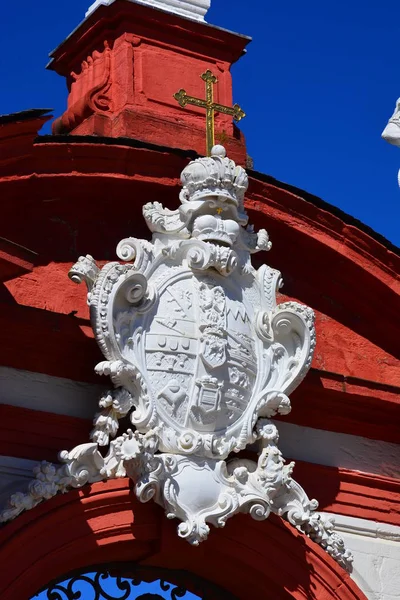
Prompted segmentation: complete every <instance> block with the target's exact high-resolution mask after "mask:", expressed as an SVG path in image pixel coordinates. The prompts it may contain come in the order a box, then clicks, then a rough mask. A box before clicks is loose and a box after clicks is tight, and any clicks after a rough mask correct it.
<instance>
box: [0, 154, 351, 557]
mask: <svg viewBox="0 0 400 600" xmlns="http://www.w3.org/2000/svg"><path fill="white" fill-rule="evenodd" d="M182 184H183V189H182V191H181V194H180V200H181V206H180V208H179V209H177V210H176V211H170V210H167V209H164V208H163V207H162V206H161V204H159V203H158V202H156V203H153V204H146V205H145V206H144V208H143V212H144V216H145V219H146V222H147V223H148V225H149V228H150V229H151V231H152V232H153V238H152V241H151V242H147V241H145V240H138V239H135V238H126V239H125V240H122V241H121V242H120V243H119V245H118V248H117V255H118V257H119V258H120V259H121V260H122V261H123V263H122V264H121V263H119V262H112V263H108V264H106V265H105V266H104V267H103V268H102V269H101V270H100V269H98V267H97V266H96V265H95V263H94V261H93V259H92V258H91V257H89V256H88V257H84V258H81V259H79V261H78V263H77V264H76V265H75V266H74V267H73V268H72V269H71V278H72V279H73V281H76V282H77V283H79V282H81V281H85V282H86V284H87V286H88V289H89V296H88V302H89V307H90V316H91V321H92V326H93V330H94V332H95V336H96V340H97V342H98V344H99V346H100V348H101V350H102V351H103V354H104V357H105V360H104V361H102V362H101V363H99V364H98V365H97V366H96V368H95V369H96V372H97V373H98V374H99V375H103V376H109V377H110V378H111V381H112V382H113V384H114V389H112V390H110V391H108V392H107V393H106V394H104V395H103V396H102V398H101V399H100V412H99V413H98V414H97V415H96V416H95V421H94V429H93V431H92V434H91V438H92V443H88V444H83V445H82V446H78V447H77V448H75V449H73V450H72V451H71V452H63V453H62V454H61V457H60V458H61V461H62V465H61V466H59V467H54V466H47V465H46V466H42V467H39V471H38V474H37V476H36V479H35V480H34V482H33V483H32V484H30V486H29V489H28V492H27V493H26V494H25V495H24V494H22V495H20V496H15V495H14V497H12V498H11V499H10V506H9V507H8V508H6V509H5V510H4V511H3V512H2V513H1V518H2V520H3V521H7V520H10V519H12V518H14V517H15V516H16V515H17V514H19V513H20V512H22V511H23V510H27V509H29V508H32V507H33V506H35V505H36V504H37V503H38V502H40V501H41V500H43V499H45V498H47V497H50V496H52V495H54V494H55V493H57V492H58V491H60V492H64V491H66V490H67V489H69V488H73V487H80V486H82V485H84V484H85V483H91V482H95V481H101V480H102V479H110V478H114V477H125V476H129V477H130V478H131V479H132V480H133V481H134V483H135V489H136V494H137V496H138V498H139V499H140V500H141V501H142V502H147V501H149V500H151V499H153V500H154V501H155V502H157V503H158V504H160V505H161V506H163V507H164V509H165V511H166V514H167V517H168V518H177V519H179V520H180V525H179V526H178V534H179V535H180V536H181V537H183V538H185V539H186V540H187V541H188V542H190V543H191V544H194V545H198V544H199V543H200V542H202V541H204V540H205V539H207V536H208V534H209V529H210V524H212V525H214V526H215V527H223V526H224V524H225V522H226V520H227V519H228V518H230V517H232V516H233V515H235V514H236V513H238V512H245V513H249V514H250V516H251V517H252V518H253V519H256V520H262V519H266V518H267V517H268V516H269V514H270V513H271V512H273V513H275V514H278V515H279V516H281V517H282V518H285V519H287V520H288V521H289V523H291V524H292V525H293V526H295V527H296V528H297V529H299V530H301V531H302V532H303V533H305V534H306V535H308V536H310V537H311V538H312V539H314V540H315V541H316V542H317V543H320V544H321V545H322V547H324V548H325V549H326V550H327V552H328V553H329V554H330V555H331V556H333V558H335V560H337V561H338V562H339V563H340V564H342V565H343V566H344V567H345V568H349V567H350V564H351V556H350V554H349V553H348V552H347V551H346V550H345V548H344V545H343V543H342V541H341V539H340V538H339V536H337V534H335V533H334V531H333V526H332V523H330V522H326V521H324V520H323V519H322V517H321V516H320V515H319V514H318V513H317V512H316V510H317V506H318V504H317V502H316V501H315V500H309V498H308V497H307V495H306V493H305V491H304V490H303V489H302V488H301V486H300V485H299V484H298V483H296V481H295V480H294V479H293V478H292V472H293V468H294V463H290V464H286V463H285V460H284V459H283V457H282V454H281V452H280V450H279V448H278V431H277V427H276V425H275V424H273V423H272V422H271V421H270V420H269V419H270V418H271V417H273V416H274V415H276V414H281V415H285V414H287V413H288V412H289V411H290V400H289V394H290V393H291V392H292V391H293V390H294V389H295V387H296V386H297V385H298V384H299V383H300V382H301V380H302V378H303V377H304V376H305V374H306V373H307V371H308V369H309V367H310V364H311V360H312V356H313V352H314V348H315V329H314V314H313V311H312V310H311V309H309V308H307V307H305V306H302V305H300V304H298V303H296V302H285V303H283V304H277V302H276V294H277V291H278V289H279V287H280V285H281V276H280V273H279V272H278V271H276V270H274V269H271V268H270V267H268V266H266V265H264V266H262V267H261V268H260V269H259V270H258V271H256V270H255V269H254V268H253V266H252V265H251V260H250V255H251V254H252V253H254V252H258V251H261V250H268V249H269V248H270V241H269V237H268V234H267V232H266V231H264V230H262V231H260V232H258V233H255V232H254V231H253V229H252V228H251V227H250V226H248V218H247V214H246V211H245V209H244V194H245V191H246V189H247V185H248V180H247V174H246V172H245V170H244V169H242V168H241V167H238V166H236V165H235V164H234V163H233V161H231V160H229V159H228V158H226V155H225V150H224V148H222V147H221V146H216V147H214V149H213V153H212V156H211V157H208V158H201V159H197V160H195V161H193V162H192V163H190V164H189V165H188V166H187V167H186V168H185V169H184V171H183V173H182ZM127 416H128V417H129V419H130V422H131V424H132V428H131V429H127V430H125V431H120V422H119V421H120V419H121V418H123V417H127ZM249 444H258V445H259V454H258V459H257V460H248V459H246V460H244V459H241V458H234V457H233V456H234V455H233V453H237V452H239V451H240V450H242V449H244V448H245V447H246V446H247V445H249ZM101 447H102V448H105V447H108V451H107V454H106V455H105V456H104V457H103V455H102V453H100V451H99V448H101ZM38 477H39V479H38ZM43 478H44V479H43ZM42 479H43V481H42ZM37 481H39V483H37Z"/></svg>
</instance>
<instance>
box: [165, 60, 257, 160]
mask: <svg viewBox="0 0 400 600" xmlns="http://www.w3.org/2000/svg"><path fill="white" fill-rule="evenodd" d="M201 78H202V80H203V81H205V83H206V99H205V100H203V99H201V98H194V96H189V95H188V94H187V93H186V91H185V90H179V92H176V94H174V98H175V100H177V101H178V103H179V105H180V106H182V108H184V107H185V106H186V105H187V104H193V105H194V106H199V107H200V108H205V109H206V136H207V156H211V148H212V147H213V146H214V144H215V124H214V115H215V113H216V112H220V113H223V114H224V115H230V116H231V117H233V118H234V119H235V121H240V119H243V117H245V116H246V113H245V112H244V111H243V110H242V109H241V108H240V106H239V104H234V105H233V106H232V107H230V106H224V105H223V104H218V103H217V102H214V89H213V86H214V84H216V83H217V82H218V79H217V77H216V76H215V75H213V73H212V72H211V71H210V70H209V69H208V70H207V71H206V72H205V73H203V74H202V75H201Z"/></svg>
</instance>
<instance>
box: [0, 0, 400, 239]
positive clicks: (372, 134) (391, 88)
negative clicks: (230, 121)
mask: <svg viewBox="0 0 400 600" xmlns="http://www.w3.org/2000/svg"><path fill="white" fill-rule="evenodd" d="M90 4H91V0H52V1H50V0H41V1H40V2H33V1H32V0H19V1H18V2H11V1H9V0H3V2H2V19H1V23H2V31H1V34H2V48H3V50H2V53H1V58H0V76H1V82H2V93H1V96H0V114H4V113H9V112H16V111H18V110H24V109H27V108H46V107H49V108H54V114H55V115H59V114H61V113H62V112H63V110H64V108H65V103H66V86H65V82H64V80H63V79H62V78H60V77H59V76H58V75H56V74H55V73H53V72H49V71H46V70H45V68H44V67H45V65H46V63H47V55H48V53H49V52H50V51H51V50H52V49H53V48H54V47H56V46H57V45H58V44H59V43H60V42H61V41H62V40H63V39H64V38H65V37H66V36H67V35H68V34H69V33H70V32H71V31H72V29H73V28H75V26H76V25H77V24H78V23H79V22H80V21H81V20H82V19H83V17H84V13H85V10H86V9H87V8H88V6H89V5H90ZM207 20H208V22H209V23H212V24H215V25H219V26H222V27H225V28H227V29H231V30H234V31H237V32H240V33H245V34H247V35H250V36H252V37H253V42H252V43H251V44H250V46H249V48H248V53H247V55H246V56H245V57H243V58H242V59H241V60H240V61H239V63H237V65H235V66H234V68H233V77H234V100H235V101H236V102H238V103H239V104H241V106H242V107H243V108H244V109H245V111H246V113H247V115H248V116H247V117H246V119H244V120H243V121H242V122H241V128H242V129H243V131H244V133H245V135H246V138H247V148H248V153H249V154H250V155H251V156H252V157H253V159H254V162H255V168H256V169H257V170H258V171H262V172H264V173H268V174H270V175H272V176H274V177H276V178H277V179H280V180H282V181H285V182H287V183H290V184H292V185H295V186H298V187H300V188H303V189H305V190H307V191H309V192H311V193H313V194H315V195H317V196H320V197H321V198H323V199H324V200H326V201H327V202H330V203H331V204H333V205H335V206H338V207H339V208H341V209H342V210H344V211H346V212H348V213H349V214H351V215H353V216H354V217H356V218H358V219H360V220H361V221H363V222H364V223H366V224H367V225H369V226H370V227H372V228H373V229H375V230H376V231H377V232H378V233H381V234H382V235H384V236H385V237H387V238H388V239H389V240H390V241H391V242H393V243H395V244H397V245H400V231H399V222H400V190H399V189H398V187H397V171H398V169H399V167H400V151H399V149H397V148H395V147H393V146H390V145H388V144H387V143H386V142H384V141H383V140H382V139H381V137H380V134H381V132H382V129H383V127H384V126H385V124H386V121H387V119H388V118H389V117H390V115H391V113H392V110H393V107H394V105H395V101H396V98H397V97H398V96H400V61H399V59H398V54H399V53H398V47H399V43H400V42H399V40H400V20H399V19H398V2H395V1H394V0H386V2H376V1H375V2H374V1H372V0H370V1H369V2H365V1H363V2H362V1H361V0H351V1H349V0H346V1H344V0H336V1H335V2H333V1H329V0H326V1H325V2H321V0H318V1H317V0H308V1H307V2H299V1H298V0H285V2H278V1H277V0H275V1H272V0H251V1H248V2H243V0H242V1H239V0H212V6H211V9H210V11H209V13H208V16H207ZM182 86H183V87H184V82H182Z"/></svg>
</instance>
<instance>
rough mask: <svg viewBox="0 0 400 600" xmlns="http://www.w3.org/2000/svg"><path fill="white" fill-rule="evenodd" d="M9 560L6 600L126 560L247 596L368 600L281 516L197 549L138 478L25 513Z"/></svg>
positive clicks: (234, 528)
mask: <svg viewBox="0 0 400 600" xmlns="http://www.w3.org/2000/svg"><path fill="white" fill-rule="evenodd" d="M21 549H23V551H21ZM0 561H1V564H2V577H1V580H0V597H1V598H2V600H15V599H16V598H20V599H21V600H22V599H26V598H29V597H31V596H32V595H33V594H35V593H36V592H37V591H38V590H39V589H40V588H42V587H43V586H44V585H45V584H46V583H47V582H48V581H50V580H52V579H54V578H58V577H61V576H62V575H64V574H67V573H68V572H70V571H74V570H76V569H80V568H83V567H86V566H89V565H93V564H102V563H110V562H124V561H130V562H133V561H136V562H138V563H140V564H141V565H143V566H153V567H160V568H165V569H184V570H186V571H189V572H191V573H193V574H195V575H198V576H200V577H203V578H205V579H207V580H208V581H210V582H212V583H214V584H215V585H216V586H219V587H220V588H223V589H225V590H226V591H227V592H230V593H232V594H233V595H234V596H235V597H237V598H239V599H243V600H245V599H247V598H249V597H256V598H266V599H268V598H273V599H274V600H278V599H282V600H285V599H289V598H295V599H299V600H300V599H302V600H303V599H304V600H305V599H307V600H310V599H313V598H315V599H318V600H328V599H335V600H356V599H357V600H365V596H364V594H363V593H362V592H361V591H360V590H359V588H358V587H357V586H356V584H355V583H354V582H353V581H352V580H351V578H350V576H349V575H348V574H347V573H346V572H345V571H344V570H343V569H342V568H341V567H339V565H337V563H335V561H334V560H333V559H331V558H330V557H329V556H328V555H327V554H326V553H325V552H324V551H323V550H322V549H321V548H320V547H319V546H317V545H316V544H314V543H313V542H311V541H310V540H309V539H308V538H305V537H304V536H302V535H301V534H300V533H298V532H296V531H294V530H293V529H292V528H291V527H290V526H289V525H286V524H285V523H283V522H282V521H281V520H280V519H277V518H270V519H269V520H267V521H265V522H262V523H260V522H255V521H253V520H252V519H250V518H249V517H248V516H244V515H239V516H236V517H235V518H234V519H232V520H231V521H229V522H228V524H227V526H226V527H225V529H224V530H218V531H216V530H212V533H211V535H210V538H209V540H207V542H205V543H204V544H201V545H200V547H198V548H196V547H191V546H188V544H187V542H185V541H183V540H181V539H179V538H178V536H177V534H176V522H170V521H168V520H167V519H166V518H165V516H164V514H163V512H162V510H161V509H160V508H159V507H158V506H156V505H155V504H153V503H149V504H140V503H139V502H138V501H137V500H136V498H135V496H134V494H133V492H132V489H131V484H130V482H129V480H128V479H121V480H114V481H109V482H107V483H99V484H95V485H93V486H88V487H87V488H84V489H83V490H80V491H73V492H70V493H68V494H66V495H64V496H56V497H55V498H53V499H52V500H50V501H48V502H45V503H44V504H42V505H40V506H38V507H36V508H35V509H34V510H32V511H29V512H27V513H25V514H24V515H21V516H20V517H19V518H18V519H16V520H15V521H13V522H12V523H10V524H9V525H7V526H6V527H4V528H3V530H2V531H1V534H0Z"/></svg>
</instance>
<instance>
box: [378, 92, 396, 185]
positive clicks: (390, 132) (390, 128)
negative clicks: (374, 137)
mask: <svg viewBox="0 0 400 600" xmlns="http://www.w3.org/2000/svg"><path fill="white" fill-rule="evenodd" d="M382 137H383V139H384V140H385V141H386V142H388V143H389V144H393V146H397V147H398V148H400V98H398V99H397V102H396V106H395V109H394V113H393V114H392V116H391V117H390V119H389V121H388V124H387V125H386V127H385V129H384V130H383V132H382ZM397 181H398V184H399V187H400V170H399V172H398V175H397Z"/></svg>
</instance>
